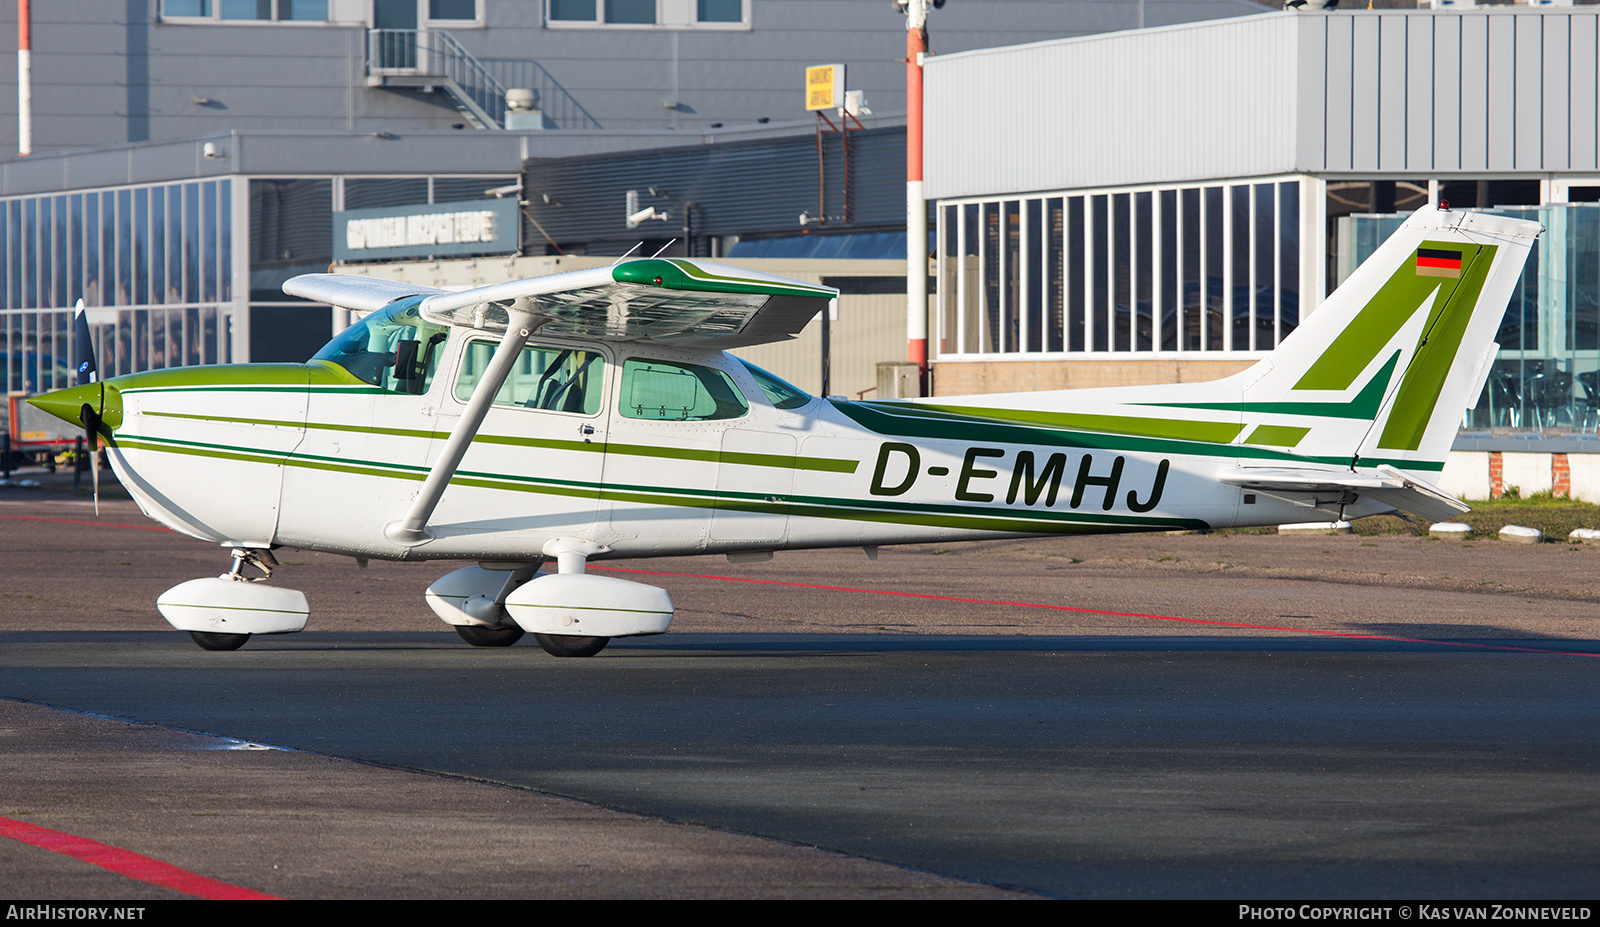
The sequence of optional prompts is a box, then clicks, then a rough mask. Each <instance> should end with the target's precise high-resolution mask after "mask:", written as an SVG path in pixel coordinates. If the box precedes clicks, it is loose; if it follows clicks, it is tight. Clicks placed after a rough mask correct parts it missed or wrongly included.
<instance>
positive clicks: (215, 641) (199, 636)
mask: <svg viewBox="0 0 1600 927" xmlns="http://www.w3.org/2000/svg"><path fill="white" fill-rule="evenodd" d="M189 636H190V637H192V638H194V642H195V643H196V644H199V645H200V649H201V650H238V649H239V648H240V647H243V646H244V642H245V641H247V640H249V639H250V635H248V634H222V633H218V632H216V631H190V632H189Z"/></svg>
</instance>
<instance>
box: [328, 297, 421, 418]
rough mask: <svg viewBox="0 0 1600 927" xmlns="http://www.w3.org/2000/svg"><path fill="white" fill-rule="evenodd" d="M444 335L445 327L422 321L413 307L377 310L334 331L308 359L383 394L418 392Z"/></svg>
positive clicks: (418, 393)
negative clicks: (332, 365)
mask: <svg viewBox="0 0 1600 927" xmlns="http://www.w3.org/2000/svg"><path fill="white" fill-rule="evenodd" d="M448 337H450V333H449V332H448V331H447V330H446V329H444V328H441V327H439V326H437V325H430V324H429V323H427V322H424V321H423V320H422V319H421V317H420V316H419V315H418V314H417V309H416V306H415V305H412V306H408V307H405V308H388V309H380V310H379V311H377V312H374V313H372V314H371V315H369V316H367V317H366V318H364V319H362V320H361V321H359V322H357V323H356V324H354V325H352V326H350V327H349V328H347V329H345V330H344V331H342V332H340V333H339V334H338V335H337V336H335V337H334V339H333V340H332V341H330V342H328V344H327V346H326V347H324V348H323V349H322V350H320V351H318V352H317V353H316V356H315V357H314V358H313V359H314V360H325V361H331V362H333V363H335V364H338V365H339V366H341V367H343V368H344V369H346V370H348V371H350V373H352V374H353V375H355V376H356V377H357V378H358V379H360V380H362V381H363V382H366V383H371V384H372V385H373V386H376V387H379V388H381V389H385V390H388V391H389V392H392V393H408V394H410V395H413V396H420V395H422V394H423V393H426V392H427V391H428V387H429V386H430V385H432V383H433V374H434V370H435V368H436V367H437V366H438V363H437V358H438V354H439V346H440V345H442V344H444V341H445V339H446V338H448Z"/></svg>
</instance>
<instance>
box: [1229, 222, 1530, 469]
mask: <svg viewBox="0 0 1600 927" xmlns="http://www.w3.org/2000/svg"><path fill="white" fill-rule="evenodd" d="M1541 231H1542V228H1541V226H1540V225H1539V224H1538V223H1537V222H1528V221H1525V220H1521V219H1510V218H1506V217H1502V216H1491V215H1484V214H1482V213H1463V212H1450V211H1447V210H1439V209H1435V208H1433V207H1427V208H1424V209H1420V210H1418V211H1417V212H1416V213H1415V214H1413V215H1412V216H1411V218H1410V219H1407V220H1406V222H1405V224H1403V225H1402V226H1400V228H1399V229H1397V230H1396V231H1395V233H1394V234H1393V235H1391V236H1390V237H1389V240H1388V241H1386V242H1384V244H1383V245H1382V247H1380V248H1379V249H1378V250H1377V251H1376V252H1374V253H1373V255H1372V256H1371V257H1369V258H1367V260H1366V261H1364V262H1363V263H1362V264H1361V266H1360V267H1359V268H1357V269H1356V272H1355V273H1354V274H1352V275H1351V276H1350V277H1349V279H1347V280H1346V281H1345V282H1344V283H1343V284H1342V285H1341V286H1340V287H1339V288H1338V289H1337V290H1336V291H1334V293H1333V294H1332V295H1331V296H1329V297H1328V299H1327V300H1326V301H1325V302H1324V303H1323V304H1322V305H1321V306H1320V307H1318V309H1317V310H1316V311H1315V312H1314V313H1312V314H1311V316H1310V317H1309V318H1308V319H1306V320H1305V321H1304V322H1303V323H1302V324H1301V325H1300V327H1299V328H1297V329H1295V331H1294V332H1293V333H1291V334H1290V335H1289V336H1288V337H1287V338H1285V339H1284V340H1283V342H1282V343H1281V344H1280V345H1279V346H1278V348H1277V350H1275V351H1274V352H1273V353H1272V354H1271V355H1270V356H1269V357H1268V358H1267V359H1266V360H1264V361H1262V362H1261V363H1260V364H1257V365H1256V366H1254V367H1252V368H1251V369H1249V370H1247V371H1245V372H1243V373H1241V374H1239V375H1238V376H1237V377H1235V378H1233V379H1234V380H1235V382H1238V383H1241V384H1248V385H1245V386H1244V390H1243V399H1244V402H1243V403H1242V408H1243V411H1244V414H1245V423H1246V429H1247V433H1248V432H1254V431H1255V430H1256V429H1261V430H1263V433H1271V432H1272V430H1273V429H1278V430H1281V431H1282V432H1284V433H1294V434H1295V435H1296V436H1297V439H1296V441H1295V444H1294V448H1293V450H1294V453H1295V454H1297V455H1299V454H1303V455H1306V456H1309V457H1319V458H1323V459H1332V458H1343V459H1349V460H1350V462H1351V464H1352V465H1356V464H1357V462H1358V461H1359V464H1360V465H1361V466H1372V465H1379V464H1389V465H1392V466H1397V467H1401V468H1407V467H1410V468H1415V469H1420V470H1437V469H1438V468H1439V467H1440V466H1441V465H1442V464H1443V462H1444V459H1445V456H1446V455H1447V454H1449V452H1450V445H1451V443H1452V441H1453V440H1454V438H1455V434H1456V429H1457V426H1458V425H1459V424H1460V422H1461V416H1462V414H1463V413H1464V412H1465V411H1466V410H1467V409H1468V408H1470V407H1471V406H1472V405H1473V403H1475V402H1476V401H1477V398H1478V393H1479V392H1481V390H1482V389H1483V381H1484V377H1485V375H1486V373H1487V370H1488V364H1489V363H1490V362H1491V361H1492V360H1493V353H1494V350H1495V345H1494V336H1495V333H1496V331H1498V329H1499V326H1500V319H1501V316H1502V315H1504V313H1505V307H1506V304H1507V303H1508V302H1509V301H1510V298H1511V291H1512V288H1513V287H1514V286H1515V284H1516V281H1517V278H1518V276H1519V275H1520V274H1521V273H1522V268H1523V264H1524V263H1525V262H1526V261H1527V257H1528V251H1529V249H1530V248H1531V247H1532V245H1533V241H1534V239H1535V238H1537V237H1538V235H1539V233H1540V232H1541ZM1247 441H1248V439H1247ZM1249 443H1257V442H1254V441H1249Z"/></svg>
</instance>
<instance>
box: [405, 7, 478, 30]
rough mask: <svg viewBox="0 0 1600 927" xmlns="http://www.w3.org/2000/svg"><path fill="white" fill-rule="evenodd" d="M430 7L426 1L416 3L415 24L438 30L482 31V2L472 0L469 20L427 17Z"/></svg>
mask: <svg viewBox="0 0 1600 927" xmlns="http://www.w3.org/2000/svg"><path fill="white" fill-rule="evenodd" d="M430 6H431V4H429V2H428V0H418V2H417V22H419V23H421V24H422V28H424V29H428V28H439V29H445V28H449V29H482V28H483V0H473V15H472V18H471V19H434V18H433V17H432V16H429V15H428V9H429V7H430Z"/></svg>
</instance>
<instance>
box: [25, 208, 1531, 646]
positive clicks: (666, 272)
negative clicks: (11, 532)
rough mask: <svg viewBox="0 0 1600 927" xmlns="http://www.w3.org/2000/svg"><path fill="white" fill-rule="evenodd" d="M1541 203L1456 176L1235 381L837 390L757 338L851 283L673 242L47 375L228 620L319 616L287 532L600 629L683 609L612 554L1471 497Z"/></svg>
mask: <svg viewBox="0 0 1600 927" xmlns="http://www.w3.org/2000/svg"><path fill="white" fill-rule="evenodd" d="M1540 231H1541V229H1540V227H1539V226H1538V224H1537V223H1533V222H1526V221H1519V220H1514V219H1508V218H1503V217H1496V216H1489V215H1484V214H1475V213H1457V212H1450V211H1448V210H1445V209H1433V208H1427V209H1422V210H1420V211H1418V212H1417V213H1416V214H1415V215H1413V216H1412V217H1411V218H1410V219H1409V220H1408V221H1407V222H1406V223H1405V224H1404V225H1403V226H1401V228H1400V229H1399V230H1398V231H1397V232H1395V233H1394V235H1393V236H1392V237H1391V238H1390V239H1389V241H1388V242H1387V243H1386V244H1384V245H1383V246H1382V247H1381V248H1379V249H1378V251H1377V252H1376V253H1375V254H1374V255H1373V256H1372V257H1371V258H1370V259H1369V260H1368V261H1366V262H1365V263H1364V264H1363V265H1362V266H1361V267H1360V268H1359V269H1358V270H1357V271H1356V272H1355V273H1354V274H1353V275H1352V276H1351V277H1350V278H1349V280H1347V281H1346V282H1345V283H1344V285H1342V286H1341V287H1339V289H1338V290H1337V291H1336V292H1335V293H1333V294H1332V295H1331V296H1330V297H1329V298H1328V299H1327V300H1326V301H1325V302H1324V303H1323V304H1322V306H1321V307H1319V308H1318V309H1317V311H1316V312H1315V313H1313V314H1311V315H1310V316H1309V317H1308V318H1307V319H1306V320H1305V321H1304V322H1303V323H1302V324H1301V325H1300V327H1299V328H1298V329H1296V330H1295V331H1294V332H1293V333H1291V334H1290V335H1289V336H1288V337H1286V338H1285V339H1283V341H1282V343H1281V344H1280V345H1279V347H1278V348H1277V350H1275V351H1273V352H1272V353H1271V354H1270V355H1269V356H1268V357H1266V358H1265V359H1263V360H1261V361H1260V362H1258V363H1257V364H1255V365H1254V366H1252V367H1250V368H1249V369H1248V370H1245V371H1244V372H1242V373H1239V374H1237V375H1235V376H1231V377H1227V378H1225V379H1221V380H1216V381H1214V382H1209V383H1191V384H1183V385H1176V386H1141V387H1125V388H1113V389H1087V390H1063V391H1056V392H1036V393H1014V394H1009V395H987V396H968V397H961V398H945V397H941V398H938V399H931V400H916V401H902V402H846V401H843V400H838V399H820V398H817V397H815V396H810V395H807V394H805V393H803V392H801V391H800V390H798V389H796V388H795V387H793V386H791V385H789V384H787V383H785V382H783V381H782V380H780V379H778V378H777V377H774V376H772V375H771V374H769V373H766V372H765V371H762V370H760V369H758V368H756V367H753V366H751V365H749V364H746V363H744V362H742V361H740V360H739V359H737V358H735V357H733V356H731V355H729V354H725V353H723V349H725V348H731V347H738V346H741V345H750V344H758V343H761V342H766V341H776V340H780V339H785V338H789V337H792V336H793V335H794V333H796V332H798V331H799V330H800V329H801V328H802V327H804V326H805V324H806V323H807V322H808V321H809V320H810V319H811V318H812V317H813V316H815V315H816V313H817V312H818V311H819V310H822V309H825V307H826V305H827V301H828V300H829V299H830V298H831V297H833V296H835V295H836V291H834V290H831V289H828V288H825V287H817V286H812V285H809V284H805V283H799V282H796V281H793V280H786V279H783V278H780V277H773V276H768V275H765V274H759V273H752V272H749V271H744V270H739V269H737V268H733V267H727V266H722V265H717V264H710V263H706V262H703V261H696V260H680V259H672V260H666V259H642V260H632V261H626V262H622V263H618V264H615V265H613V266H611V267H605V268H599V269H593V270H578V271H571V272H567V273H559V274H553V275H550V276H545V277H537V278H534V279H531V280H519V281H513V282H509V283H501V284H496V285H493V286H487V287H482V288H479V289H474V290H468V291H465V292H446V291H442V290H435V289H430V288H425V287H416V286H412V285H409V284H404V283H397V282H391V281H382V280H375V279H370V278H365V277H357V276H346V275H331V274H329V275H312V276H304V277H297V278H295V279H293V280H290V281H289V282H288V283H287V284H285V285H284V290H285V291H286V292H288V293H291V294H293V295H296V296H303V297H306V298H308V299H312V300H317V301H319V302H326V303H330V304H332V305H334V306H340V307H344V308H347V309H351V310H356V311H361V312H366V313H368V314H367V315H366V316H365V317H364V318H363V319H362V320H361V321H360V322H358V323H357V324H355V325H353V326H351V327H350V328H349V329H348V330H346V331H345V332H343V333H342V334H340V335H339V336H338V337H336V338H334V339H333V341H331V342H330V343H329V344H328V346H327V347H325V348H323V349H322V350H321V351H320V352H318V353H317V355H316V357H314V358H313V359H312V360H311V361H309V362H308V363H305V364H242V365H233V366H223V367H184V368H177V369H170V370H152V371H146V372H144V373H136V374H131V375H127V376H118V377H112V378H110V379H107V380H104V381H101V382H96V383H89V384H85V385H81V386H77V387H73V388H70V389H65V390H60V391H57V392H54V393H49V394H47V395H44V396H40V397H37V398H35V399H33V400H30V401H31V402H33V403H34V404H35V405H37V406H39V407H40V408H42V409H45V410H47V411H50V412H52V413H53V414H55V415H57V416H59V417H61V418H63V419H66V420H68V421H72V422H75V423H77V424H79V425H82V426H83V427H85V428H86V429H87V430H88V431H89V432H90V434H91V435H94V434H98V436H99V437H100V438H101V439H103V441H104V443H105V445H106V448H107V454H108V456H109V459H110V461H111V464H112V466H113V467H114V468H115V469H116V472H117V475H118V477H119V478H120V479H121V481H122V484H123V486H125V487H126V488H127V489H128V491H129V492H130V493H131V494H132V495H133V497H134V499H136V500H137V501H138V503H139V506H140V508H142V509H143V510H144V512H145V513H146V514H147V515H149V516H150V517H152V518H154V519H156V520H157V521H159V522H161V523H162V524H164V525H167V526H168V527H170V528H172V529H174V530H176V531H180V532H182V533H184V534H188V535H190V536H192V537H196V538H199V539H201V540H205V541H209V542H211V543H214V544H220V545H221V546H222V547H224V548H230V549H231V550H232V554H233V568H232V570H231V571H230V572H229V573H227V574H224V575H222V576H219V577H211V578H205V579H196V580H191V581H189V582H186V583H182V584H180V585H178V586H175V587H173V588H172V589H170V590H168V591H167V592H166V593H164V594H163V595H162V596H161V597H160V599H159V600H158V602H157V604H158V607H159V608H160V611H161V613H162V615H164V616H165V617H166V619H167V620H168V621H169V622H170V623H171V624H172V625H173V626H174V627H175V628H178V629H180V630H184V631H188V632H190V634H191V635H192V636H193V637H194V640H195V641H196V642H197V643H198V644H199V645H200V646H201V647H204V648H206V649H209V650H231V649H234V648H237V647H239V646H240V645H242V644H243V643H244V642H245V640H246V639H247V638H248V637H249V636H250V635H252V634H282V633H286V632H290V631H299V630H301V629H302V628H304V627H305V623H306V617H307V613H308V606H307V603H306V598H305V596H304V595H303V594H301V593H299V592H296V591H294V590H290V589H283V588H278V587H273V586H267V585H259V584H258V583H256V582H252V581H249V580H248V579H247V577H246V576H245V569H246V567H247V566H250V567H255V568H260V570H261V571H262V572H264V573H266V574H267V575H268V576H270V575H271V573H272V569H273V567H274V566H275V565H276V561H275V560H274V558H273V556H272V553H271V552H272V551H273V550H274V549H276V548H278V547H284V546H287V547H294V548H304V549H311V550H318V551H326V552H330V553H337V554H344V555H348V556H351V557H355V558H357V559H358V560H364V559H365V558H381V559H387V560H458V561H468V562H475V565H472V566H467V567H465V568H463V569H460V570H457V571H455V572H453V573H450V574H449V575H447V576H445V577H443V578H441V579H440V580H438V581H437V582H435V583H434V584H433V585H432V586H431V587H429V588H428V590H427V594H426V599H427V602H428V604H429V605H430V606H431V607H432V608H433V610H434V611H435V612H436V613H437V614H438V615H439V617H440V618H442V619H443V620H444V621H446V622H447V623H449V624H451V625H454V626H455V628H456V630H457V631H459V632H460V634H461V636H462V637H463V638H464V639H465V640H466V641H467V642H468V643H470V644H474V645H478V646H487V647H499V646H506V645H509V644H512V643H514V642H515V641H516V640H517V639H518V638H520V637H521V636H522V634H523V632H524V631H531V632H533V633H534V635H535V636H536V637H537V639H538V640H539V643H540V644H541V645H542V646H543V647H544V648H545V649H546V650H547V651H549V652H550V653H552V654H555V655H557V656H589V655H592V654H594V653H597V652H598V651H599V650H600V649H601V648H602V647H604V646H605V644H606V642H607V641H608V640H609V639H610V638H613V637H625V636H635V635H646V634H660V633H663V632H665V631H666V630H667V626H668V624H670V623H671V621H672V614H673V605H672V601H671V599H670V598H669V597H668V595H667V593H666V591H665V590H663V589H659V588H657V587H654V586H647V585H644V584H641V583H635V582H628V581H626V580H622V579H617V578H615V577H611V576H600V575H596V574H593V573H586V572H585V571H584V566H585V563H586V562H587V561H588V560H590V559H606V558H617V557H649V556H668V555H681V554H703V553H724V554H727V556H728V557H729V559H731V560H735V561H739V560H764V559H767V558H769V557H771V555H772V552H773V551H776V550H794V549H803V548H820V547H846V546H850V547H857V546H859V547H864V548H865V549H866V551H867V553H868V554H869V555H874V554H876V548H877V547H878V545H882V544H907V543H930V542H939V543H943V542H947V541H955V540H976V539H984V538H1010V537H1028V536H1043V535H1057V534H1087V533H1104V532H1127V531H1162V530H1170V529H1184V528H1219V527H1231V526H1245V525H1277V524H1283V523H1290V522H1308V521H1325V520H1329V519H1332V518H1340V517H1343V518H1352V517H1360V516H1365V515H1371V514H1376V513H1380V512H1390V511H1395V510H1398V511H1401V512H1406V513H1411V514H1414V515H1417V516H1418V517H1421V518H1424V519H1428V520H1432V521H1438V520H1443V519H1446V518H1449V517H1452V516H1454V515H1457V514H1459V513H1461V512H1464V511H1466V510H1467V506H1466V505H1464V504H1462V503H1461V502H1460V501H1458V500H1456V499H1455V498H1453V497H1451V496H1450V495H1448V494H1446V493H1445V492H1443V491H1441V490H1440V489H1438V488H1437V487H1435V486H1433V485H1432V484H1431V483H1429V482H1428V481H1427V480H1426V479H1425V478H1424V475H1431V474H1433V473H1436V472H1437V471H1439V470H1440V469H1441V468H1442V467H1443V465H1444V460H1445V456H1446V454H1447V453H1448V452H1449V450H1450V444H1451V441H1452V440H1453V438H1454V435H1455V432H1456V427H1457V424H1458V423H1459V422H1460V421H1461V416H1462V413H1463V412H1464V410H1465V409H1466V408H1468V407H1469V406H1470V405H1471V404H1472V403H1473V402H1474V401H1475V400H1476V398H1477V396H1478V395H1479V393H1480V392H1481V391H1482V389H1483V384H1484V381H1485V379H1486V377H1487V376H1488V373H1489V368H1490V364H1491V363H1492V361H1493V359H1494V356H1495V351H1496V349H1497V347H1498V346H1497V345H1495V344H1494V343H1493V340H1494V335H1495V332H1496V331H1497V329H1498V326H1499V323H1500V317H1501V314H1502V312H1503V310H1504V309H1505V306H1506V304H1507V302H1508V300H1509V298H1510V294H1511V291H1512V287H1513V285H1514V284H1515V282H1516V279H1517V276H1518V275H1519V274H1520V272H1521V270H1522V267H1523V264H1524V262H1525V261H1526V258H1527V255H1528V252H1529V248H1530V247H1531V245H1532V243H1533V241H1534V239H1535V238H1536V237H1537V235H1538V234H1539V232H1540ZM551 561H554V562H555V563H556V572H555V573H541V572H539V568H540V567H541V566H543V565H545V564H548V563H549V562H551ZM264 578H266V577H265V576H263V577H257V579H264Z"/></svg>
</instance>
